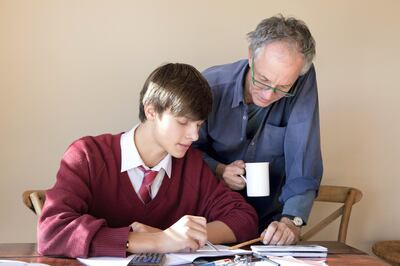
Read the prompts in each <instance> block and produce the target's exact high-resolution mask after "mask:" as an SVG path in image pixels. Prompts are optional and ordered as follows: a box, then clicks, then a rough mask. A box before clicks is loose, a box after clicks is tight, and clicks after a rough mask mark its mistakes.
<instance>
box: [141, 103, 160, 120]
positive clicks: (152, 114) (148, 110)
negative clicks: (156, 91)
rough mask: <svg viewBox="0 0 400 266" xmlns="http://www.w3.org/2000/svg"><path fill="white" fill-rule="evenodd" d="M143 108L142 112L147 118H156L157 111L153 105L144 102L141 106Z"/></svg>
mask: <svg viewBox="0 0 400 266" xmlns="http://www.w3.org/2000/svg"><path fill="white" fill-rule="evenodd" d="M143 109H144V114H145V116H146V119H147V120H149V121H153V120H155V119H156V116H157V112H156V110H155V109H154V105H152V104H146V105H144V106H143Z"/></svg>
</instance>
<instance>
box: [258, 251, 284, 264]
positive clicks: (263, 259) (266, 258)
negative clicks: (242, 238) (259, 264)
mask: <svg viewBox="0 0 400 266" xmlns="http://www.w3.org/2000/svg"><path fill="white" fill-rule="evenodd" d="M253 256H254V257H256V258H258V259H261V260H262V261H266V262H268V263H270V264H271V265H274V266H280V264H279V263H277V262H275V261H273V260H271V259H269V258H268V257H267V256H263V255H260V254H258V253H255V252H253Z"/></svg>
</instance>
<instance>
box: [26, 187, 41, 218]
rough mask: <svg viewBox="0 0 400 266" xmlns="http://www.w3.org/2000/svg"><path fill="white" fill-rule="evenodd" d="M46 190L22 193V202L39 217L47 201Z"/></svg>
mask: <svg viewBox="0 0 400 266" xmlns="http://www.w3.org/2000/svg"><path fill="white" fill-rule="evenodd" d="M44 193H45V191H44V190H27V191H24V192H23V193H22V201H23V202H24V204H25V205H26V207H28V208H29V209H30V210H31V211H33V212H34V213H35V214H36V215H37V216H40V214H41V213H42V208H43V203H44V201H45V199H46V196H45V194H44Z"/></svg>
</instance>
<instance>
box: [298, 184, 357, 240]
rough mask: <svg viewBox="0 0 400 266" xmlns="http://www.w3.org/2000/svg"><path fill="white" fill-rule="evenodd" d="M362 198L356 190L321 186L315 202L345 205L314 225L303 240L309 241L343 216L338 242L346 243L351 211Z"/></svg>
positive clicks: (302, 237)
mask: <svg viewBox="0 0 400 266" xmlns="http://www.w3.org/2000/svg"><path fill="white" fill-rule="evenodd" d="M361 198H362V192H361V191H360V190H358V189H356V188H351V187H340V186H320V189H319V192H318V197H317V198H316V199H315V201H321V202H335V203H343V205H342V206H341V207H339V208H338V209H337V210H336V211H334V212H333V213H332V214H330V215H329V216H328V217H326V218H325V219H323V220H322V221H320V222H319V223H317V224H316V225H314V226H313V227H312V228H311V229H309V230H308V231H307V232H306V233H304V234H303V235H302V236H301V240H304V241H305V240H309V239H310V238H311V237H312V236H314V235H315V234H316V233H318V232H319V231H321V230H322V229H324V228H325V227H326V226H327V225H328V224H330V223H331V222H333V221H334V220H336V219H337V218H339V217H340V216H342V218H341V220H340V226H339V234H338V242H342V243H345V242H346V236H347V228H348V225H349V220H350V214H351V209H352V207H353V205H354V204H355V203H357V202H359V201H360V200H361Z"/></svg>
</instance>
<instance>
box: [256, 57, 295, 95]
mask: <svg viewBox="0 0 400 266" xmlns="http://www.w3.org/2000/svg"><path fill="white" fill-rule="evenodd" d="M251 81H252V82H253V85H254V86H257V85H256V83H258V84H260V85H262V86H264V87H259V86H257V88H260V89H262V90H266V91H267V90H272V92H273V93H277V92H278V93H280V94H281V95H282V96H283V97H286V98H289V97H293V96H294V95H295V94H294V93H290V92H288V91H283V90H281V89H278V88H274V87H272V86H269V85H267V84H265V83H262V82H261V81H258V80H256V79H255V78H254V57H252V58H251ZM292 86H293V85H292ZM291 88H292V87H290V89H291ZM290 89H289V90H290Z"/></svg>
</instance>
